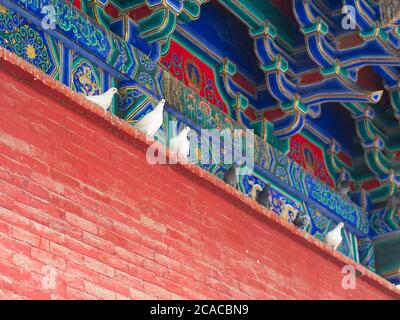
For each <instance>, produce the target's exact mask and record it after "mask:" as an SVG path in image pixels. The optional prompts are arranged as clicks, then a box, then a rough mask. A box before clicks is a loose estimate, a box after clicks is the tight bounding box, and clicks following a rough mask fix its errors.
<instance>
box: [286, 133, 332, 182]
mask: <svg viewBox="0 0 400 320" xmlns="http://www.w3.org/2000/svg"><path fill="white" fill-rule="evenodd" d="M289 157H290V158H292V159H293V160H294V161H296V162H297V163H299V164H300V165H301V166H302V167H303V168H305V169H307V170H308V171H309V172H311V173H313V174H314V175H315V176H316V177H318V178H319V179H321V180H322V181H325V182H326V183H327V184H329V185H330V186H332V187H333V186H334V182H333V179H332V177H331V176H330V175H329V171H328V169H327V167H326V163H325V158H324V154H323V151H322V150H321V149H320V148H319V147H317V146H316V145H315V144H313V143H312V142H311V141H309V140H308V139H306V138H305V137H303V136H302V135H300V134H297V135H295V136H293V137H292V139H291V140H290V153H289Z"/></svg>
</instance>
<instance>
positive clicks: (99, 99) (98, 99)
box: [86, 88, 118, 111]
mask: <svg viewBox="0 0 400 320" xmlns="http://www.w3.org/2000/svg"><path fill="white" fill-rule="evenodd" d="M115 94H118V89H117V88H111V89H108V90H107V91H106V92H104V93H103V94H101V95H96V96H86V99H88V100H89V101H92V102H94V103H95V104H97V105H99V106H100V107H102V108H103V109H104V110H105V111H107V109H108V108H109V107H110V105H111V102H112V99H113V97H114V95H115Z"/></svg>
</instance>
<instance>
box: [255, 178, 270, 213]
mask: <svg viewBox="0 0 400 320" xmlns="http://www.w3.org/2000/svg"><path fill="white" fill-rule="evenodd" d="M270 187H271V186H270V185H269V184H266V185H265V187H264V189H262V190H261V191H260V192H259V193H258V194H257V197H256V201H257V202H258V203H259V204H260V205H262V206H264V207H266V208H267V209H270V207H271V201H270V195H269V188H270Z"/></svg>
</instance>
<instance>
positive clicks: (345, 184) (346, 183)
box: [336, 171, 350, 197]
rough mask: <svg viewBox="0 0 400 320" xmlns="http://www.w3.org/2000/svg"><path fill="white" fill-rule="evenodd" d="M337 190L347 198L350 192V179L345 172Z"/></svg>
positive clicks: (341, 175) (340, 178)
mask: <svg viewBox="0 0 400 320" xmlns="http://www.w3.org/2000/svg"><path fill="white" fill-rule="evenodd" d="M336 190H337V192H339V194H340V195H341V196H342V197H347V195H348V193H349V191H350V178H349V177H348V176H347V177H346V173H345V171H343V172H342V173H341V174H340V177H339V181H338V185H337V188H336Z"/></svg>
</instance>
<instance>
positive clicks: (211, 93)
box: [161, 40, 228, 112]
mask: <svg viewBox="0 0 400 320" xmlns="http://www.w3.org/2000/svg"><path fill="white" fill-rule="evenodd" d="M161 63H162V64H164V65H165V66H167V68H168V70H169V71H170V72H171V74H173V75H174V76H175V77H177V78H178V79H179V80H183V81H184V82H185V84H186V85H188V86H189V87H191V88H192V89H193V90H194V91H196V92H197V93H199V94H200V96H202V97H203V98H206V99H207V100H208V101H210V102H211V103H212V104H214V105H216V106H218V107H219V108H220V109H221V110H223V111H224V112H227V111H228V108H227V106H226V104H225V102H224V101H223V99H222V97H221V95H220V93H219V92H218V89H217V86H216V82H215V74H214V71H213V69H212V68H211V67H210V66H209V65H207V64H206V63H204V62H203V61H201V60H200V59H199V58H197V57H196V56H195V55H193V54H192V53H191V52H189V51H188V50H187V49H185V48H184V47H182V46H181V45H180V44H178V43H177V42H176V41H173V40H171V46H170V49H169V51H168V53H167V54H166V55H165V56H163V57H162V58H161Z"/></svg>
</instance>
